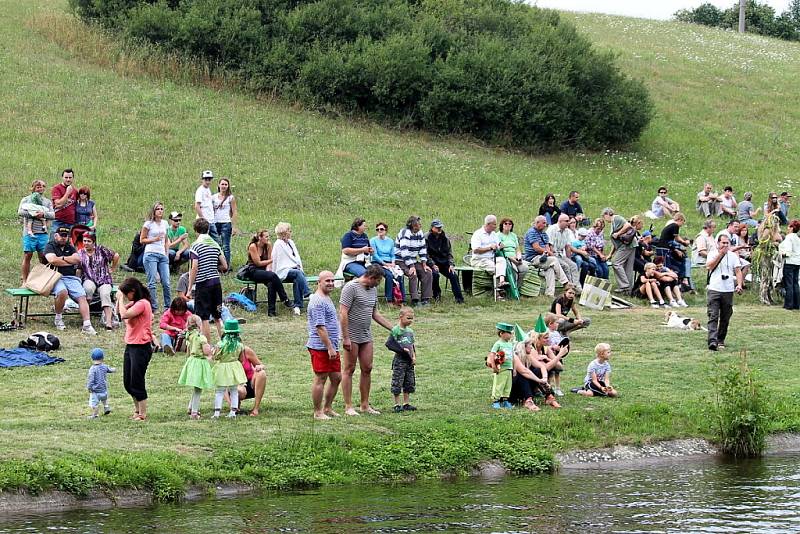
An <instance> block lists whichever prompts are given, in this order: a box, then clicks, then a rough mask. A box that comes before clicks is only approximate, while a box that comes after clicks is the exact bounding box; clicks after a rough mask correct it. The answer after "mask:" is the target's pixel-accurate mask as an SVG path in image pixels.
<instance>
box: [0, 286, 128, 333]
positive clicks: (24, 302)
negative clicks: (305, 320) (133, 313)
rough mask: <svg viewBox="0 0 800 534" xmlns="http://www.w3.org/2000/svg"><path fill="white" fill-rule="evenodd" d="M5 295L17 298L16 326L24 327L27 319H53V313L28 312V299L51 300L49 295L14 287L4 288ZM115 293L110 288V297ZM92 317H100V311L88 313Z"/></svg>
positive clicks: (114, 289) (113, 288) (115, 290)
mask: <svg viewBox="0 0 800 534" xmlns="http://www.w3.org/2000/svg"><path fill="white" fill-rule="evenodd" d="M5 291H6V294H7V295H10V296H11V297H12V298H18V299H19V303H18V304H17V306H16V308H15V310H14V320H15V321H17V324H18V325H20V326H22V327H24V326H25V323H26V322H27V321H28V317H54V316H55V312H54V311H51V312H36V313H31V312H30V299H31V297H43V298H49V299H52V298H53V297H52V296H51V295H40V294H39V293H37V292H35V291H31V290H30V289H28V288H26V287H15V288H6V290H5ZM116 293H117V286H112V287H111V296H112V297H113V296H114V295H115V294H116ZM90 313H91V314H92V315H100V314H102V311H93V312H90Z"/></svg>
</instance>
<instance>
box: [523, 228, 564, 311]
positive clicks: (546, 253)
mask: <svg viewBox="0 0 800 534" xmlns="http://www.w3.org/2000/svg"><path fill="white" fill-rule="evenodd" d="M525 259H526V260H527V261H528V262H529V263H530V265H531V268H533V269H539V272H541V273H542V274H543V275H544V280H545V284H546V285H545V290H544V294H545V295H547V296H548V297H554V296H555V294H556V276H558V281H559V282H561V284H562V285H563V284H566V283H568V282H569V279H568V278H567V275H566V274H565V273H564V270H563V269H562V268H561V264H560V263H559V262H558V259H557V258H556V257H555V254H554V253H553V248H552V247H551V246H550V238H549V237H548V235H547V219H546V218H545V216H544V215H539V216H538V217H536V218H535V219H534V220H533V225H532V226H531V227H530V228H529V229H528V231H527V232H525Z"/></svg>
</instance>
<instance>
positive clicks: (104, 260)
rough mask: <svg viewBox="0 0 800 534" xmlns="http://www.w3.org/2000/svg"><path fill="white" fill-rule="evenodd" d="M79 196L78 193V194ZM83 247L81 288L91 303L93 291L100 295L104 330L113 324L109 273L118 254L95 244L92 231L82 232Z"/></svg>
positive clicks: (80, 254)
mask: <svg viewBox="0 0 800 534" xmlns="http://www.w3.org/2000/svg"><path fill="white" fill-rule="evenodd" d="M78 198H80V195H78ZM81 239H82V240H83V248H81V249H80V250H79V251H78V256H79V257H80V259H81V263H80V276H81V280H82V282H83V289H84V291H86V301H87V302H88V303H90V304H91V302H92V299H93V297H94V294H95V291H96V292H97V293H98V294H99V295H100V305H101V306H102V307H103V325H104V326H105V327H106V330H111V329H112V328H113V327H114V326H116V325H115V324H114V319H113V313H112V312H113V310H114V303H113V302H112V300H111V288H112V286H113V285H114V280H113V279H112V277H111V275H112V274H113V273H114V271H116V270H117V265H119V254H117V253H116V252H114V251H113V250H111V249H109V248H106V247H104V246H103V245H98V244H97V235H96V234H95V233H94V232H84V233H83V237H82V238H81Z"/></svg>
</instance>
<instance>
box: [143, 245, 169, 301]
mask: <svg viewBox="0 0 800 534" xmlns="http://www.w3.org/2000/svg"><path fill="white" fill-rule="evenodd" d="M144 272H145V274H147V289H149V290H150V305H151V306H152V308H153V311H158V299H157V298H156V272H157V273H158V276H159V277H160V278H161V290H162V292H163V293H164V308H169V305H170V302H171V299H170V289H169V258H167V256H165V255H164V254H160V253H158V252H148V253H147V254H145V255H144Z"/></svg>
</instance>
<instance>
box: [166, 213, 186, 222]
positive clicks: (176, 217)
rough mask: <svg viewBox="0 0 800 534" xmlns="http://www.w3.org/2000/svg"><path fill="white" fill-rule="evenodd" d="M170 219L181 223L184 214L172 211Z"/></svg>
mask: <svg viewBox="0 0 800 534" xmlns="http://www.w3.org/2000/svg"><path fill="white" fill-rule="evenodd" d="M169 218H170V219H172V220H173V221H180V220H181V219H183V214H182V213H181V212H179V211H171V212H170V214H169Z"/></svg>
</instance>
